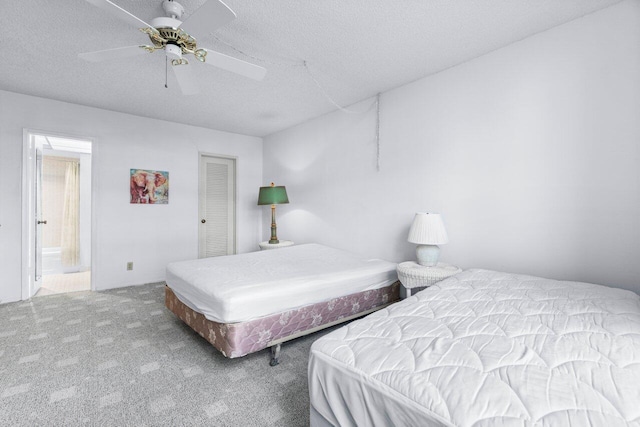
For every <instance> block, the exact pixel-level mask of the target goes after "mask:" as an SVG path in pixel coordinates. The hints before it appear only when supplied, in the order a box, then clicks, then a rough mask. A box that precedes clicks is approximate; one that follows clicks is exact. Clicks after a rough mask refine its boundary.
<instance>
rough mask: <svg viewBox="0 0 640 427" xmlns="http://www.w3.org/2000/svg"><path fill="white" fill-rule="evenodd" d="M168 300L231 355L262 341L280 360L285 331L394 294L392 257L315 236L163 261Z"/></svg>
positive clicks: (308, 328) (376, 305) (374, 306)
mask: <svg viewBox="0 0 640 427" xmlns="http://www.w3.org/2000/svg"><path fill="white" fill-rule="evenodd" d="M166 282H167V288H166V292H165V294H166V295H165V305H166V306H167V307H168V308H169V309H170V310H171V311H173V312H174V313H175V314H176V315H177V316H178V317H179V318H180V319H182V320H183V321H184V322H185V323H186V324H187V325H189V326H191V327H192V328H193V329H194V330H195V331H196V332H198V333H199V334H200V335H201V336H202V337H203V338H205V339H207V340H208V341H209V342H210V343H211V344H213V345H214V346H215V347H216V348H218V350H220V351H221V352H222V354H223V355H225V356H226V357H229V358H234V357H241V356H244V355H246V354H249V353H253V352H255V351H258V350H262V349H264V348H266V347H272V350H273V351H274V354H273V358H272V364H277V362H278V360H277V359H278V352H279V349H280V344H281V343H282V342H285V341H287V340H289V339H293V338H296V337H298V336H301V335H304V334H307V333H310V332H313V331H316V330H319V329H322V328H324V327H328V326H331V325H334V324H337V323H340V322H344V321H347V320H350V319H353V318H356V317H360V316H363V315H365V314H368V313H370V312H373V311H376V310H378V309H380V308H383V307H385V306H386V305H388V304H390V303H392V302H394V301H396V300H398V299H399V283H398V282H397V275H396V264H394V263H391V262H387V261H383V260H379V259H363V258H362V257H359V256H356V255H354V254H352V253H349V252H346V251H342V250H338V249H334V248H329V247H327V246H323V245H319V244H306V245H297V246H291V247H285V248H280V249H277V250H270V251H260V252H251V253H246V254H240V255H231V256H222V257H212V258H203V259H198V260H192V261H182V262H175V263H171V264H169V265H168V266H167V278H166Z"/></svg>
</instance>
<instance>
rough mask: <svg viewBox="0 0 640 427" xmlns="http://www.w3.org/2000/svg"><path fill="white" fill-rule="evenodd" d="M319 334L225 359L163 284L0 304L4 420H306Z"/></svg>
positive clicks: (28, 422) (171, 422)
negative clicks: (177, 309) (184, 318)
mask: <svg viewBox="0 0 640 427" xmlns="http://www.w3.org/2000/svg"><path fill="white" fill-rule="evenodd" d="M324 333H326V332H320V333H316V334H313V335H310V336H307V337H303V338H300V339H297V340H294V341H292V342H289V343H285V344H283V347H282V355H281V357H280V365H278V366H275V367H270V366H269V359H270V353H269V350H268V349H267V350H263V351H260V352H258V353H254V354H250V355H248V356H245V357H242V358H239V359H227V358H225V357H223V356H222V355H221V354H220V353H219V352H218V351H217V350H216V349H214V348H213V347H212V346H211V345H210V344H209V343H207V342H206V341H205V340H204V339H202V338H201V337H200V336H198V335H197V334H196V333H195V332H193V330H191V329H190V328H189V327H187V326H186V325H184V324H183V323H182V322H181V321H180V320H179V319H178V318H176V317H175V316H174V315H173V314H172V313H171V312H170V311H168V310H167V309H166V308H165V307H164V284H163V283H155V284H147V285H143V286H135V287H129V288H121V289H116V290H110V291H105V292H78V293H70V294H59V295H51V296H46V297H42V298H35V299H32V300H30V301H26V302H18V303H11V304H5V305H1V306H0V420H2V423H3V424H4V425H12V426H19V425H29V426H30V425H67V426H68V425H96V426H129V425H136V426H145V425H172V426H183V425H184V426H187V425H189V426H193V425H214V426H266V425H277V426H306V425H308V424H309V413H308V412H309V397H308V390H307V376H306V374H307V360H308V354H309V347H310V346H311V344H312V342H313V341H315V340H316V339H317V338H319V336H320V335H322V334H324Z"/></svg>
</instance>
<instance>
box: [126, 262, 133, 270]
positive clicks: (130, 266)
mask: <svg viewBox="0 0 640 427" xmlns="http://www.w3.org/2000/svg"><path fill="white" fill-rule="evenodd" d="M127 270H133V261H130V262H128V263H127Z"/></svg>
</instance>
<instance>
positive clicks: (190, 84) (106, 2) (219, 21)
mask: <svg viewBox="0 0 640 427" xmlns="http://www.w3.org/2000/svg"><path fill="white" fill-rule="evenodd" d="M86 1H87V2H89V3H91V4H93V5H94V6H97V7H99V8H100V9H102V10H104V11H106V12H109V13H112V14H113V15H115V16H117V17H118V18H120V19H122V20H124V21H126V22H128V23H129V24H131V25H133V26H135V27H137V28H139V29H140V31H142V32H143V33H145V34H147V35H148V36H149V40H151V44H150V45H136V46H127V47H121V48H116V49H107V50H100V51H97V52H87V53H81V54H79V55H78V56H79V57H80V58H82V59H84V60H86V61H90V62H99V61H108V60H112V59H120V58H128V57H132V56H137V55H143V54H145V53H153V52H155V51H156V50H164V52H165V54H166V56H167V61H168V62H169V63H170V64H171V69H172V70H173V73H174V75H175V76H176V80H177V82H178V86H180V89H181V91H182V93H183V94H185V95H193V94H196V93H198V91H199V90H198V84H197V82H196V81H195V79H194V77H193V69H192V65H191V64H190V62H189V59H191V58H192V57H193V58H195V59H196V60H197V62H202V63H204V64H208V65H213V66H214V67H218V68H221V69H223V70H226V71H230V72H232V73H236V74H240V75H242V76H245V77H248V78H250V79H254V80H262V79H263V78H264V76H265V74H266V72H267V70H266V69H265V68H263V67H260V66H259V65H255V64H251V63H249V62H245V61H242V60H240V59H237V58H234V57H231V56H228V55H224V54H222V53H220V52H215V51H213V50H209V49H206V48H203V47H200V46H198V44H197V41H196V39H195V38H194V37H193V36H191V35H190V34H189V33H187V32H186V31H185V30H183V29H182V25H183V24H184V26H185V27H186V28H189V30H190V31H192V32H193V33H194V34H202V35H208V34H211V33H212V32H214V31H215V30H217V29H218V28H220V27H222V26H223V25H225V24H227V23H229V22H231V21H232V20H234V19H235V18H236V14H235V13H234V12H233V11H232V10H231V9H229V7H228V6H227V5H226V4H224V3H223V2H222V1H220V0H208V1H206V2H205V3H204V4H203V5H202V6H200V8H198V10H196V11H195V12H194V13H193V14H192V15H191V16H189V17H188V18H187V19H186V21H184V22H182V21H180V19H181V17H182V14H183V13H184V8H183V7H182V5H181V4H180V3H178V2H176V1H173V0H164V1H163V2H162V8H163V9H164V11H165V13H166V14H167V16H161V17H158V18H154V19H152V20H151V24H147V23H146V22H144V21H143V20H142V19H140V18H138V17H136V16H135V15H133V14H131V13H129V12H128V11H126V10H125V9H123V8H121V7H120V6H118V5H117V4H115V3H113V2H111V1H110V0H86Z"/></svg>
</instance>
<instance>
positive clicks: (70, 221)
mask: <svg viewBox="0 0 640 427" xmlns="http://www.w3.org/2000/svg"><path fill="white" fill-rule="evenodd" d="M61 256H62V265H63V266H65V267H74V266H77V265H78V264H80V164H79V163H78V161H77V160H75V159H74V160H70V161H68V163H67V168H66V171H65V188H64V208H63V211H62V244H61Z"/></svg>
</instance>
